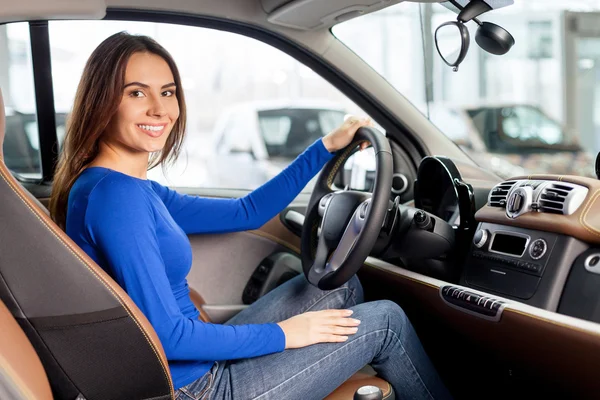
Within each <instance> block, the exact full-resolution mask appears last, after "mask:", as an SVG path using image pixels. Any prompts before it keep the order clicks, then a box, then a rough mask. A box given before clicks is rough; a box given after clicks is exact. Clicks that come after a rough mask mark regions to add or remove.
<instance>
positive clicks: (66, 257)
mask: <svg viewBox="0 0 600 400" xmlns="http://www.w3.org/2000/svg"><path fill="white" fill-rule="evenodd" d="M406 1H408V0H406ZM401 2H402V1H399V0H385V1H383V0H336V1H327V2H325V1H318V0H222V1H219V2H203V1H185V0H171V1H169V2H165V1H164V0H146V1H143V2H140V1H135V0H78V1H73V0H68V1H41V0H30V1H24V2H3V3H2V7H1V8H0V24H7V23H11V22H15V21H20V22H22V21H26V22H29V24H30V35H31V43H32V44H31V45H32V51H34V54H37V56H36V57H34V60H33V76H34V82H35V93H36V105H37V124H38V128H39V139H40V140H39V148H40V155H41V158H40V168H41V171H42V174H41V179H32V178H26V177H23V176H22V175H20V174H19V173H18V172H19V171H14V170H11V169H10V168H9V167H7V159H8V158H9V155H8V150H7V147H4V149H5V150H4V153H5V154H4V155H2V151H1V150H2V146H1V145H0V177H1V178H2V179H1V180H0V199H1V200H0V220H1V221H3V223H2V224H1V225H0V300H1V301H0V320H1V324H2V327H3V329H2V333H1V334H0V398H2V399H51V398H56V399H73V400H74V399H155V400H156V399H172V398H174V392H175V391H174V387H173V383H172V381H171V377H170V374H169V369H168V364H167V360H166V356H165V354H164V351H163V349H162V346H161V343H160V341H159V339H158V337H157V335H156V333H155V332H154V330H153V329H152V326H151V325H150V323H149V322H148V320H147V319H146V318H145V316H144V315H143V314H142V313H141V312H140V310H139V309H138V308H137V307H136V305H135V304H134V303H133V301H132V300H131V299H130V298H129V297H128V296H127V293H126V292H125V291H124V290H123V289H121V288H120V287H119V286H118V285H117V284H116V283H115V281H114V280H113V279H112V278H111V277H110V276H109V275H108V274H107V273H106V272H105V271H104V270H102V268H100V267H99V266H98V265H97V264H96V263H95V262H94V261H93V260H92V259H90V258H89V257H88V256H87V255H86V254H85V253H84V252H83V251H82V250H81V249H80V248H79V247H78V246H77V245H76V244H75V243H74V242H73V241H72V240H71V239H70V238H69V237H68V236H67V235H66V234H65V233H64V232H63V231H62V230H61V229H60V228H59V227H58V226H57V225H56V224H55V223H54V222H53V221H52V220H51V218H50V217H49V214H48V211H47V208H46V207H47V206H48V202H49V193H50V191H51V187H52V174H53V171H54V167H55V164H56V156H57V152H56V149H57V148H58V140H57V132H56V128H55V126H56V116H55V110H54V100H53V88H52V79H51V78H50V79H49V76H50V72H49V71H50V60H49V39H48V37H49V35H48V21H52V20H101V19H105V20H118V21H155V22H156V21H160V22H168V23H170V24H182V25H190V26H201V27H207V28H211V29H217V30H223V31H229V32H235V33H237V34H240V35H245V36H248V37H252V38H254V39H257V40H259V41H261V42H264V43H267V44H269V45H271V46H273V47H276V48H278V49H280V50H281V51H283V52H285V53H287V54H289V55H290V56H292V57H293V58H295V59H297V60H298V61H300V62H301V63H302V64H304V65H306V66H307V67H309V68H311V69H312V70H313V71H315V72H316V73H317V74H319V75H320V76H321V77H323V78H324V79H325V80H327V81H328V82H329V83H331V84H332V85H333V86H335V87H336V88H337V89H338V90H339V91H341V92H342V93H343V94H344V95H345V96H347V97H348V98H350V99H351V100H352V101H354V102H355V103H356V104H358V105H359V106H360V107H361V108H362V109H363V110H364V111H365V112H367V113H368V114H369V115H370V116H371V117H372V118H373V119H374V120H375V121H376V123H377V125H378V126H380V127H381V128H383V129H385V136H384V135H383V134H381V132H379V130H378V129H377V128H362V129H361V130H359V133H358V134H357V138H356V141H355V142H353V143H352V144H351V145H350V146H348V147H347V148H346V149H345V150H344V151H340V152H338V153H337V154H336V156H335V157H334V159H333V160H332V161H331V162H329V163H328V164H327V165H326V166H325V167H324V169H323V170H322V171H321V173H320V174H319V176H318V178H317V181H316V184H315V186H314V188H313V189H312V191H311V192H303V193H302V194H300V195H299V196H298V197H297V198H296V199H295V200H294V202H293V203H291V204H290V205H289V206H288V207H287V208H286V209H284V210H282V212H281V213H280V214H279V215H278V216H276V217H275V218H273V219H271V220H270V221H269V222H268V223H266V224H265V225H264V226H262V227H260V228H259V229H256V230H252V231H245V232H235V233H227V234H218V235H217V234H208V235H190V236H189V240H190V243H191V246H192V251H193V257H194V261H193V266H192V270H191V273H190V274H189V276H188V283H189V286H190V297H191V298H192V301H193V302H194V304H195V305H196V306H197V308H198V310H199V311H200V313H201V318H202V320H203V321H205V322H212V323H224V322H225V321H227V320H228V319H229V318H231V317H232V316H234V315H235V314H236V313H237V312H239V311H241V310H243V309H245V308H246V307H248V305H250V304H252V303H253V302H254V301H256V300H257V299H258V298H260V297H261V296H263V295H264V294H266V293H268V292H269V291H270V290H272V289H273V288H275V287H277V286H278V285H281V284H282V283H284V282H286V281H287V280H289V279H291V278H293V277H295V276H297V275H299V274H305V276H306V277H307V279H308V280H309V282H310V283H311V284H313V285H315V286H318V287H320V288H322V289H331V288H335V287H338V286H339V285H341V284H343V283H344V282H346V281H347V280H348V279H350V278H351V277H352V276H353V275H355V274H357V275H358V277H359V279H360V281H361V283H362V285H363V287H364V289H365V298H366V300H367V301H369V300H380V299H388V300H392V301H394V302H396V303H398V304H399V305H400V306H401V307H402V308H403V309H404V310H405V312H406V314H407V315H408V317H409V319H410V321H411V322H412V323H413V325H414V326H415V329H416V331H417V333H418V335H419V338H420V339H421V341H422V343H423V345H424V348H425V350H426V352H427V354H428V355H429V356H430V358H431V359H432V361H433V363H434V365H435V367H436V369H437V370H438V371H439V373H440V375H441V377H442V379H443V381H444V383H445V384H446V385H447V387H448V388H449V390H450V392H451V393H452V394H453V396H454V397H456V398H469V399H470V398H477V399H482V398H485V399H487V398H545V397H549V398H557V397H561V398H565V397H568V398H596V397H597V396H598V395H597V393H599V392H600V380H598V374H597V371H598V367H600V200H599V197H600V181H599V180H598V179H594V178H590V177H581V176H573V175H533V176H532V175H529V176H514V177H511V178H510V179H509V180H503V179H502V178H500V177H498V176H497V175H495V174H494V173H492V172H490V171H488V170H486V169H484V168H482V167H479V166H478V165H476V164H475V162H474V161H473V160H471V158H469V157H468V156H467V155H466V154H465V153H464V152H463V151H461V150H460V148H459V147H458V146H457V145H456V144H455V143H453V142H452V141H451V140H450V139H448V138H447V137H446V136H445V135H444V134H443V133H442V132H441V131H440V130H439V129H438V128H437V127H435V126H434V125H433V124H431V123H430V122H429V120H428V119H427V118H426V117H425V116H424V115H423V114H422V113H421V112H419V110H418V109H416V108H415V107H414V106H413V104H411V103H410V102H409V101H408V100H407V99H406V98H405V97H404V96H403V95H402V94H401V93H399V92H398V91H396V90H394V89H393V87H392V86H391V85H390V83H389V82H388V81H387V80H386V79H385V78H384V77H382V76H381V75H380V74H378V73H377V72H376V71H375V70H374V69H372V68H370V67H369V65H368V64H366V63H365V62H364V61H363V60H362V59H361V58H360V57H359V56H358V55H357V54H355V53H354V52H353V51H352V50H350V49H349V48H348V47H346V46H345V45H344V44H343V43H342V42H341V41H339V40H337V39H336V37H335V36H334V35H333V34H332V31H331V28H332V26H334V25H335V24H337V23H340V22H341V21H347V20H351V19H353V18H357V17H360V16H361V15H364V14H368V13H371V12H375V11H377V10H381V9H384V8H386V7H390V6H392V5H394V4H397V3H401ZM427 2H430V1H423V3H427ZM415 3H416V1H415ZM450 3H453V5H454V6H455V7H458V10H463V11H464V10H466V11H469V12H470V13H471V14H469V13H467V12H461V13H460V14H458V15H459V21H460V18H467V19H469V20H470V19H473V18H479V19H485V16H486V13H490V14H492V13H494V11H495V8H498V7H501V6H503V5H504V3H510V2H505V1H501V0H498V1H492V0H489V1H488V0H486V1H479V0H473V1H467V0H462V1H457V2H450ZM471 3H473V5H472V6H469V4H471ZM461 15H462V17H460V16H461ZM459 23H462V22H459ZM488 28H489V27H488ZM494 29H495V28H494ZM490 32H492V33H489V32H488V34H489V35H492V34H496V33H497V32H498V31H496V30H493V31H490ZM484 34H485V32H484V33H482V35H484ZM486 43H488V51H491V50H493V49H495V48H494V44H492V45H490V44H489V42H486ZM494 43H496V44H498V43H500V40H499V39H498V40H496V42H494ZM34 47H35V48H34ZM482 47H483V46H482ZM208 62H210V61H208ZM458 63H460V60H458V61H457V64H456V65H458ZM451 64H453V63H448V65H449V66H450V65H451ZM455 68H457V66H456V67H455ZM0 89H1V88H0ZM1 100H2V97H1V96H0V144H4V145H5V146H6V143H7V142H6V141H7V140H10V141H11V143H13V141H14V140H16V138H14V137H12V136H8V135H7V136H6V137H4V131H5V128H6V126H5V125H6V124H5V122H4V121H5V116H4V115H3V113H4V106H3V104H2V101H1ZM6 118H7V119H8V118H10V116H8V115H7V117H6ZM9 121H10V120H9ZM9 123H10V122H9ZM363 141H367V142H369V143H370V144H371V146H372V147H373V150H374V154H375V159H376V170H375V173H374V175H373V176H372V184H370V185H369V189H368V190H352V189H351V188H349V185H348V180H349V176H348V171H347V170H344V168H343V167H342V166H343V165H344V163H345V162H346V161H347V160H348V159H349V158H350V157H352V156H353V154H354V153H355V152H356V151H357V149H358V145H359V144H360V143H362V142H363ZM14 143H15V144H10V146H19V145H22V143H21V144H18V143H17V142H14ZM176 189H177V190H178V191H179V192H182V193H187V194H190V195H200V196H212V197H238V196H243V195H245V194H247V193H248V192H249V191H248V190H242V189H239V190H220V189H214V190H213V189H209V188H183V187H178V188H176ZM331 209H333V210H336V212H335V213H332V212H328V213H326V212H325V211H326V210H331ZM596 213H598V214H596ZM347 226H354V227H356V230H354V231H352V230H345V228H346V227H347ZM326 227H327V228H329V227H332V228H331V230H328V232H333V233H331V234H329V236H328V235H325V234H321V233H322V232H324V229H325V228H326ZM367 385H373V386H377V387H379V388H380V390H381V393H382V398H394V396H397V397H398V398H402V393H394V392H393V390H392V388H391V385H390V384H389V383H387V382H386V381H385V380H383V379H381V378H379V377H377V376H376V373H375V371H374V370H373V369H372V368H370V367H369V366H365V369H364V370H361V371H360V372H358V373H357V374H356V375H355V376H353V377H352V378H351V379H349V380H348V381H347V382H346V383H344V384H343V385H342V386H340V387H339V388H338V389H337V390H336V391H335V392H334V393H332V394H331V395H330V396H329V397H327V399H351V398H358V397H354V396H355V393H356V392H357V390H358V389H359V388H361V387H363V386H367ZM306 398H312V397H311V395H310V393H307V394H306Z"/></svg>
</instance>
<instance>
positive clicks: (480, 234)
mask: <svg viewBox="0 0 600 400" xmlns="http://www.w3.org/2000/svg"><path fill="white" fill-rule="evenodd" d="M489 237H490V234H489V233H488V231H487V229H478V230H477V232H475V235H473V244H474V245H475V247H477V248H478V249H480V248H482V247H483V246H485V244H486V243H487V240H488V238H489Z"/></svg>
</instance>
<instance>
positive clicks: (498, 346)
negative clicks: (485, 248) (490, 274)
mask: <svg viewBox="0 0 600 400" xmlns="http://www.w3.org/2000/svg"><path fill="white" fill-rule="evenodd" d="M367 263H368V265H366V266H364V267H363V268H362V269H361V270H360V271H359V274H361V279H362V280H363V284H365V287H377V286H376V285H380V286H381V285H382V284H383V285H384V286H385V287H381V289H380V290H382V291H384V292H386V293H388V295H389V296H390V299H392V300H394V301H397V302H398V303H399V304H401V305H403V304H404V305H406V308H407V310H410V312H411V313H415V314H409V316H410V317H411V318H412V317H414V321H417V320H419V321H420V322H423V321H425V320H426V319H432V318H434V319H436V320H438V321H439V322H440V323H442V324H443V325H445V326H448V329H451V330H452V331H455V332H456V333H458V334H459V335H461V336H462V337H464V338H465V341H466V342H472V343H473V344H474V345H477V346H483V347H484V348H486V349H487V350H489V351H490V352H493V353H494V354H495V356H496V357H498V359H499V360H502V361H503V362H506V363H508V364H509V365H514V367H515V368H517V369H518V370H520V371H521V372H523V373H527V374H528V375H531V376H532V377H535V378H536V382H537V383H538V384H543V382H549V383H550V384H551V385H552V387H554V388H556V389H557V390H560V391H563V392H565V393H569V397H570V398H595V397H597V396H596V394H597V393H598V392H600V380H598V374H597V371H598V368H599V367H600V324H597V323H594V322H590V321H584V320H581V319H578V318H573V317H569V316H565V315H560V314H557V313H554V312H550V311H546V310H542V309H539V308H536V307H531V306H528V305H526V304H523V303H520V302H517V301H512V300H508V299H503V298H502V297H501V296H496V295H494V296H495V297H497V298H499V299H502V300H504V301H505V302H506V303H507V307H506V308H505V309H504V311H503V313H502V317H501V319H500V320H499V321H498V322H492V321H488V320H485V319H483V318H479V317H476V316H473V315H470V314H467V313H465V312H462V311H460V310H457V309H455V308H453V307H450V306H449V305H448V304H447V303H445V302H444V301H443V300H442V298H441V296H440V291H439V288H440V287H441V286H443V285H445V284H447V283H446V282H443V281H439V280H437V279H434V278H429V277H426V276H424V275H421V274H418V273H414V272H411V271H407V270H405V269H403V268H400V267H397V266H393V265H390V264H388V263H385V262H382V261H381V260H376V259H368V260H367ZM453 286H458V287H460V285H453ZM468 290H469V291H472V292H476V293H480V294H483V295H489V294H488V293H484V292H481V291H477V290H473V289H471V288H468ZM408 303H410V304H408ZM442 340H443V339H442ZM446 344H447V345H449V346H451V345H452V343H446ZM494 381H495V380H494V378H493V377H491V378H490V383H491V384H492V382H494Z"/></svg>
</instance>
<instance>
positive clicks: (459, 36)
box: [435, 0, 515, 72]
mask: <svg viewBox="0 0 600 400" xmlns="http://www.w3.org/2000/svg"><path fill="white" fill-rule="evenodd" d="M509 1H510V0H509ZM452 4H453V5H454V6H456V7H457V8H458V9H459V10H460V13H459V14H458V17H457V20H456V21H449V22H445V23H443V24H442V25H440V26H439V27H438V28H437V29H436V30H435V46H436V48H437V51H438V53H439V55H440V57H442V60H444V62H445V63H446V64H448V65H449V66H451V67H452V70H453V71H455V72H456V71H458V66H459V65H460V63H461V62H462V61H463V60H464V59H465V56H466V55H467V51H468V50H469V43H470V41H471V39H470V35H469V30H468V29H467V27H466V25H465V24H466V23H467V22H469V21H471V20H472V21H475V22H476V23H477V24H478V25H479V27H478V28H477V33H476V34H475V42H476V43H477V44H478V45H479V47H481V48H482V49H483V50H485V51H487V52H488V53H490V54H495V55H504V54H506V53H508V51H509V50H510V49H511V48H512V47H513V46H514V44H515V39H514V38H513V37H512V35H511V34H510V33H509V32H508V31H507V30H506V29H504V28H503V27H501V26H499V25H496V24H493V23H491V22H481V21H480V20H478V19H477V18H476V17H477V16H478V15H481V14H483V13H485V12H488V11H490V10H491V9H492V7H490V5H489V4H487V3H486V2H485V1H482V0H471V1H469V2H468V3H467V5H466V6H464V7H461V6H460V5H459V4H458V3H455V2H452Z"/></svg>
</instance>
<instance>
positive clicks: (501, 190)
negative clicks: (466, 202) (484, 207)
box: [488, 181, 517, 208]
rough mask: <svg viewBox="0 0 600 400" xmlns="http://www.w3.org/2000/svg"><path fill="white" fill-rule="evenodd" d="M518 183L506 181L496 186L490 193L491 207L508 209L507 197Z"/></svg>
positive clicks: (489, 202)
mask: <svg viewBox="0 0 600 400" xmlns="http://www.w3.org/2000/svg"><path fill="white" fill-rule="evenodd" d="M515 183H517V181H506V182H502V183H500V184H499V185H496V186H495V187H494V188H493V189H492V191H491V192H490V196H489V200H488V204H489V205H490V206H491V207H502V208H504V207H506V196H508V192H509V191H510V189H512V187H513V186H514V185H515Z"/></svg>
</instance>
